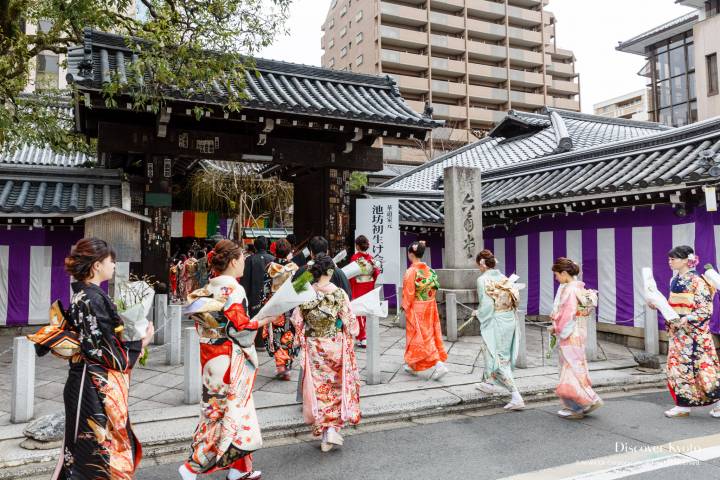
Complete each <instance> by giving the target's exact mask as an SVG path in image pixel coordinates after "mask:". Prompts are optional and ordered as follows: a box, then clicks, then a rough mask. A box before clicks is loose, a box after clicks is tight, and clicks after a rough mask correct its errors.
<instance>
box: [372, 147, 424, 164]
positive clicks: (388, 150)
mask: <svg viewBox="0 0 720 480" xmlns="http://www.w3.org/2000/svg"><path fill="white" fill-rule="evenodd" d="M428 155H429V152H428V153H426V152H425V150H423V149H421V148H413V147H401V146H399V145H383V160H384V161H386V162H392V163H402V164H410V165H422V164H423V163H425V162H427V161H428V160H429V157H428Z"/></svg>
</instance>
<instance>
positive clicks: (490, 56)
mask: <svg viewBox="0 0 720 480" xmlns="http://www.w3.org/2000/svg"><path fill="white" fill-rule="evenodd" d="M468 55H469V56H470V58H472V59H475V60H485V61H487V62H501V61H503V60H505V59H506V58H507V51H506V50H505V46H504V45H493V44H491V43H483V42H476V41H473V40H471V41H469V42H468Z"/></svg>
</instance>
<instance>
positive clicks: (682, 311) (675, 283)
mask: <svg viewBox="0 0 720 480" xmlns="http://www.w3.org/2000/svg"><path fill="white" fill-rule="evenodd" d="M668 257H669V258H668V263H669V265H670V268H671V269H672V270H673V271H675V272H676V274H675V276H674V277H673V278H672V280H671V281H670V298H669V299H668V302H669V303H670V306H671V307H672V308H673V310H675V312H677V314H678V315H679V316H680V318H679V319H677V320H670V321H666V322H665V325H666V327H667V332H668V354H667V379H668V388H669V390H670V395H671V396H672V398H673V401H674V402H675V407H673V408H671V409H670V410H668V411H666V412H665V416H666V417H670V418H676V417H687V416H688V415H690V408H691V407H702V406H706V405H712V404H714V403H715V402H717V401H718V399H720V382H719V381H718V373H719V372H720V365H719V364H718V357H717V353H716V352H715V344H714V343H713V339H712V334H711V333H710V317H711V316H712V311H713V304H712V297H713V295H714V294H715V292H714V289H713V288H712V287H711V286H710V284H708V282H707V281H706V280H705V279H704V278H703V277H702V276H701V275H699V274H698V273H697V272H696V271H695V266H696V265H697V263H698V261H699V260H698V257H697V256H696V255H695V252H694V251H693V249H692V248H691V247H689V246H687V245H681V246H678V247H675V248H673V249H672V250H670V252H669V253H668ZM710 415H712V416H713V417H716V418H720V407H717V406H716V407H715V408H713V409H712V410H711V411H710Z"/></svg>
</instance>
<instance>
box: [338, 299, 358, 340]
mask: <svg viewBox="0 0 720 480" xmlns="http://www.w3.org/2000/svg"><path fill="white" fill-rule="evenodd" d="M342 293H343V295H342V297H343V300H342V302H343V304H342V308H341V309H340V311H339V312H338V316H339V317H340V319H341V320H342V322H343V325H345V328H346V329H347V332H348V333H349V334H350V335H352V336H353V337H357V336H358V334H359V333H360V324H359V323H358V321H357V318H356V317H355V314H354V313H353V312H352V308H351V307H350V299H349V298H348V296H347V294H346V293H345V292H344V291H343V292H342Z"/></svg>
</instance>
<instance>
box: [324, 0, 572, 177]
mask: <svg viewBox="0 0 720 480" xmlns="http://www.w3.org/2000/svg"><path fill="white" fill-rule="evenodd" d="M547 3H548V0H333V2H332V3H331V6H330V10H329V11H328V14H327V18H326V20H325V23H324V25H323V32H324V33H323V37H322V40H321V42H322V48H323V51H324V53H323V56H322V66H324V67H329V68H334V69H338V70H352V71H355V72H361V73H372V74H388V75H390V76H392V77H393V78H394V79H395V80H396V81H397V84H398V86H399V88H400V92H401V93H402V95H403V97H404V98H405V99H406V100H407V101H408V103H409V105H410V106H411V107H412V108H413V109H415V110H416V111H418V112H423V111H424V110H425V105H426V102H429V104H430V105H432V108H433V118H436V119H440V120H445V122H446V127H444V128H441V129H436V130H435V131H434V132H433V140H434V142H433V144H434V146H435V148H436V149H440V150H442V145H441V144H447V145H454V146H457V145H458V144H464V143H467V142H469V141H473V140H475V138H476V137H477V136H482V135H483V134H484V132H486V131H488V130H490V129H491V128H492V127H493V125H494V124H495V123H496V122H498V121H500V120H501V119H503V118H504V117H505V112H506V111H507V110H509V109H515V110H522V111H528V112H536V111H539V110H540V109H542V108H543V107H545V106H550V107H556V108H563V109H568V110H575V111H578V110H580V101H579V94H580V87H579V84H578V80H577V78H578V74H577V73H576V71H575V56H574V55H573V52H572V51H570V50H564V49H561V48H558V47H557V45H556V43H555V17H554V15H553V14H552V13H551V12H548V11H547V10H545V5H547ZM403 147H413V145H400V144H397V145H393V146H390V145H387V144H386V152H385V158H386V159H388V160H390V161H394V162H411V163H412V162H419V161H423V160H425V159H426V157H427V156H426V154H425V153H422V152H418V151H417V148H415V149H413V148H403ZM415 147H417V145H415ZM413 150H414V151H413ZM435 153H436V154H437V153H438V151H436V152H435Z"/></svg>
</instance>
